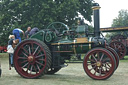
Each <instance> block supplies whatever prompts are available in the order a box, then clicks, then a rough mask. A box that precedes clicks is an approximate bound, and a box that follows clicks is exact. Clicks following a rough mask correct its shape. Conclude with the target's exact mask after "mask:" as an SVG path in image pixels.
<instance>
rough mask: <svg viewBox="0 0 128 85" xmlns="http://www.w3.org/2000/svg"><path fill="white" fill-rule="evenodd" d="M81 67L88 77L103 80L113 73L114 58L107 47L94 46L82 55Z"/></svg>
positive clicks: (114, 66)
mask: <svg viewBox="0 0 128 85" xmlns="http://www.w3.org/2000/svg"><path fill="white" fill-rule="evenodd" d="M83 68H84V70H85V72H86V73H87V75H88V76H89V77H91V78H93V79H96V80H104V79H107V78H109V77H110V76H111V75H112V74H113V73H114V71H115V68H116V60H115V58H114V56H113V54H112V53H111V52H110V51H108V50H107V49H105V48H94V49H92V50H90V51H89V52H88V53H87V54H86V56H85V57H84V62H83Z"/></svg>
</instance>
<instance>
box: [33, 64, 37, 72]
mask: <svg viewBox="0 0 128 85" xmlns="http://www.w3.org/2000/svg"><path fill="white" fill-rule="evenodd" d="M33 67H34V70H35V71H36V73H37V70H36V67H35V65H33Z"/></svg>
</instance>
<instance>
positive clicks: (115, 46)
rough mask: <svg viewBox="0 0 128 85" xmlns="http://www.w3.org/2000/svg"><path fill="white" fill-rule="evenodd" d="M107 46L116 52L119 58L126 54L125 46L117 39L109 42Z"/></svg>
mask: <svg viewBox="0 0 128 85" xmlns="http://www.w3.org/2000/svg"><path fill="white" fill-rule="evenodd" d="M109 46H110V47H111V48H113V49H114V50H115V51H116V52H117V54H118V55H119V58H120V59H123V58H124V56H125V55H126V47H125V46H124V44H123V43H121V42H119V41H114V42H111V43H110V44H109Z"/></svg>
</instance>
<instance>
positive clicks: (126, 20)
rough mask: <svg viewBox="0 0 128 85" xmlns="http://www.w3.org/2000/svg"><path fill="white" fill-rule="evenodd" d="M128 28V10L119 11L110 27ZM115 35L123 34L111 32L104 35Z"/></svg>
mask: <svg viewBox="0 0 128 85" xmlns="http://www.w3.org/2000/svg"><path fill="white" fill-rule="evenodd" d="M125 26H128V10H120V11H119V15H118V17H116V18H115V19H113V23H112V27H125ZM117 34H124V32H112V33H109V34H107V35H106V37H107V38H108V37H111V36H114V35H117Z"/></svg>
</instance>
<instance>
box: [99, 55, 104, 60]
mask: <svg viewBox="0 0 128 85" xmlns="http://www.w3.org/2000/svg"><path fill="white" fill-rule="evenodd" d="M103 57H104V53H103V54H102V56H101V58H100V61H102V59H103Z"/></svg>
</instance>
